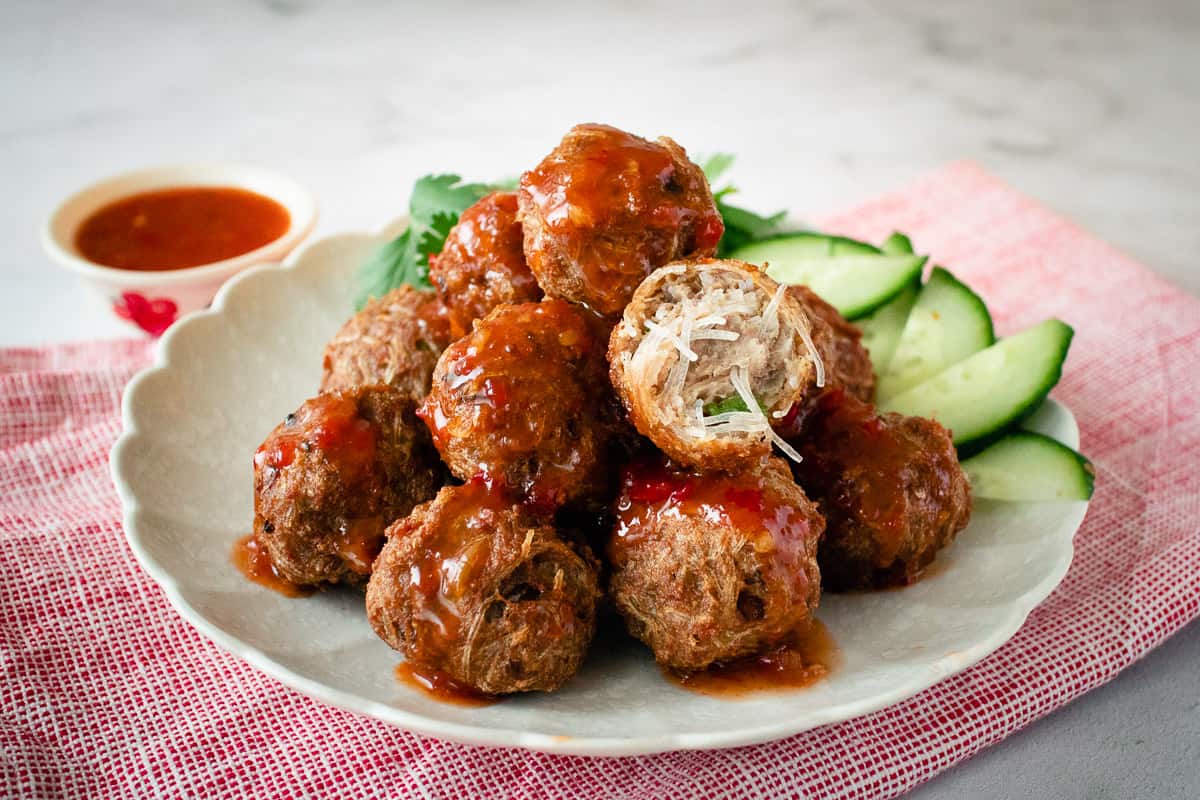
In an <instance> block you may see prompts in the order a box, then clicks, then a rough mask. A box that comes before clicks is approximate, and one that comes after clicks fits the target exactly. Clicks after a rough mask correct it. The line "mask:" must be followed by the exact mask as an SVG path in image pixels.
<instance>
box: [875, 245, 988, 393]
mask: <svg viewBox="0 0 1200 800" xmlns="http://www.w3.org/2000/svg"><path fill="white" fill-rule="evenodd" d="M995 341H996V335H995V332H994V330H993V328H992V316H991V314H989V313H988V310H987V306H985V305H984V304H983V301H982V300H980V299H979V295H977V294H975V293H974V292H973V291H971V289H970V288H969V287H968V286H967V285H966V284H965V283H963V282H961V281H960V280H958V279H957V278H955V277H954V276H953V275H951V274H950V273H949V272H948V271H947V270H945V269H943V268H941V267H934V268H933V273H932V274H931V275H930V276H929V280H928V281H927V282H926V283H925V285H924V286H923V287H922V288H921V293H920V295H918V297H917V303H916V305H914V306H913V307H912V311H911V313H910V314H909V315H908V320H907V321H906V322H905V323H904V331H903V332H902V333H901V334H900V341H899V342H898V343H897V345H896V349H895V351H894V353H893V355H892V358H891V360H890V361H888V363H887V368H886V370H884V371H883V372H882V373H881V374H880V376H879V384H878V386H877V387H876V396H877V397H878V398H879V399H880V400H881V401H883V400H887V398H889V397H893V396H895V395H898V394H900V393H902V392H905V391H907V390H909V389H911V388H912V387H914V386H916V385H917V384H919V383H921V382H923V381H925V380H927V379H928V378H931V377H933V376H934V375H936V374H938V373H939V372H941V371H942V370H944V369H945V368H946V367H949V366H950V365H951V364H957V363H958V362H959V361H962V360H963V359H964V358H966V357H967V356H970V355H972V354H974V353H978V352H979V351H980V350H982V349H983V348H985V347H990V346H991V345H992V344H994V343H995Z"/></svg>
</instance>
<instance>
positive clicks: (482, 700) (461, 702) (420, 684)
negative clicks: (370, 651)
mask: <svg viewBox="0 0 1200 800" xmlns="http://www.w3.org/2000/svg"><path fill="white" fill-rule="evenodd" d="M395 674H396V680H398V681H400V682H401V683H403V684H404V685H406V686H411V687H412V688H414V689H417V690H419V691H420V692H421V693H422V694H426V695H428V696H430V697H432V698H433V699H434V700H438V701H441V702H443V703H450V704H451V705H456V706H469V707H476V708H477V707H479V706H490V705H492V704H493V703H498V702H500V700H501V699H502V698H500V697H498V696H496V695H491V694H483V693H482V692H477V691H475V690H474V689H472V688H471V687H470V686H467V685H465V684H462V683H459V682H458V681H456V680H454V679H453V678H451V677H450V676H449V675H447V674H446V673H444V672H441V671H440V670H426V669H423V668H421V667H418V666H415V665H413V664H412V663H410V662H408V661H401V662H400V663H399V664H397V665H396V670H395Z"/></svg>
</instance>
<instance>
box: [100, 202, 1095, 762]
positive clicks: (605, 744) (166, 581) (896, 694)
mask: <svg viewBox="0 0 1200 800" xmlns="http://www.w3.org/2000/svg"><path fill="white" fill-rule="evenodd" d="M406 222H407V218H406V217H399V218H397V219H396V220H394V221H393V222H391V223H389V224H388V225H385V226H383V227H381V228H379V229H378V230H376V231H374V232H369V231H356V232H344V233H338V234H333V235H330V236H325V237H321V238H318V239H312V240H309V241H308V242H306V243H305V244H304V245H303V246H302V247H301V248H299V249H298V250H296V251H295V252H294V253H292V254H291V255H290V256H289V257H288V258H286V259H285V260H284V261H282V262H272V263H267V264H261V265H258V266H255V267H252V268H251V269H248V270H246V271H244V272H241V273H239V274H238V275H236V276H235V277H234V278H232V279H231V280H229V281H228V282H226V283H225V284H224V285H223V286H222V287H221V288H220V290H219V291H218V292H217V294H216V296H215V297H214V298H213V302H212V304H211V305H210V306H209V307H208V308H205V309H200V310H197V311H193V312H191V313H189V314H187V315H186V316H184V317H183V318H182V319H180V320H179V321H178V322H177V323H176V324H174V325H172V326H171V328H170V329H169V330H168V331H167V332H166V334H165V335H164V336H163V337H162V339H160V340H159V342H158V344H157V345H156V347H155V351H154V358H153V361H152V363H151V364H149V365H148V366H146V367H145V368H143V369H142V370H140V371H139V372H138V373H137V374H136V375H135V376H134V377H133V378H132V379H131V380H130V381H129V383H128V384H127V385H126V387H125V389H124V392H123V394H122V398H121V422H122V430H121V434H120V435H119V436H118V437H117V439H116V441H115V442H114V444H113V446H112V449H111V451H110V457H109V469H110V473H111V475H112V479H113V483H114V485H115V487H116V490H117V494H118V497H119V498H120V500H121V508H122V531H123V534H124V537H125V541H126V543H127V544H128V546H129V548H130V549H131V550H132V551H133V554H134V557H135V559H136V560H137V562H138V564H139V565H140V566H141V568H142V569H143V570H144V571H145V572H146V573H147V574H148V575H149V576H150V578H151V579H152V580H153V581H154V582H155V583H157V584H158V586H159V587H160V588H161V589H162V590H163V592H164V594H165V595H166V597H167V600H168V602H169V603H170V604H171V606H172V607H173V608H174V609H175V611H176V613H178V614H179V615H180V616H181V617H182V618H183V619H184V620H185V621H186V622H187V623H188V624H190V625H191V626H192V627H193V628H195V629H196V630H197V631H199V632H200V633H201V634H202V635H203V636H204V637H206V638H207V639H209V641H211V642H213V643H214V644H216V645H217V646H218V647H220V648H221V649H222V650H225V651H226V652H228V653H230V654H231V655H233V656H235V657H236V658H239V659H241V660H242V661H244V662H246V663H247V664H249V665H250V666H251V667H254V668H255V669H257V670H258V671H259V672H262V673H265V674H266V675H268V676H270V677H272V678H274V679H275V680H277V681H279V682H280V683H282V684H284V685H285V686H288V687H289V688H291V689H294V690H296V691H299V692H301V693H302V694H305V695H307V696H309V697H311V698H313V699H315V700H318V701H320V702H322V703H325V704H327V705H331V706H334V707H336V708H340V709H342V710H345V711H350V712H352V713H356V714H359V715H363V716H367V717H372V718H375V719H379V720H381V721H383V722H387V723H389V724H393V725H397V726H399V727H401V728H404V729H405V730H408V731H411V732H413V733H416V734H419V735H425V736H432V737H435V738H438V739H443V740H447V741H453V742H458V743H462V744H469V745H477V746H487V747H516V748H522V749H526V750H532V751H535V752H542V753H549V754H559V755H576V756H596V757H614V756H634V755H650V754H654V753H663V752H671V751H677V750H708V749H725V748H730V747H741V746H746V745H752V744H761V743H764V742H770V741H776V740H779V739H783V738H786V737H789V736H793V735H796V734H798V733H802V732H804V731H807V730H811V729H813V728H817V727H821V726H823V725H828V724H832V723H836V722H843V721H847V720H850V719H855V718H857V717H861V716H864V715H867V714H871V713H874V712H876V711H879V710H881V709H883V708H887V707H889V706H892V705H895V704H897V703H900V702H902V701H904V700H907V699H909V698H911V697H913V696H915V695H917V694H919V693H921V692H923V691H925V690H926V689H928V688H929V687H931V686H933V685H935V684H937V683H939V682H941V681H943V680H945V679H947V678H949V677H951V676H953V675H955V674H957V673H960V672H962V671H964V670H966V669H968V668H970V667H971V666H973V665H975V664H977V663H978V662H980V661H981V660H983V659H984V658H986V657H987V656H988V655H990V654H992V653H993V652H995V651H996V650H998V649H999V648H1000V647H1001V646H1003V645H1004V644H1005V643H1006V642H1008V641H1009V640H1010V639H1012V637H1013V636H1014V635H1015V634H1016V632H1017V631H1018V630H1019V629H1020V627H1021V626H1022V625H1023V624H1024V622H1025V620H1026V619H1027V618H1028V616H1029V614H1030V613H1032V611H1033V609H1034V608H1036V607H1037V606H1038V605H1039V604H1040V603H1041V602H1042V601H1043V600H1045V599H1046V597H1048V596H1049V595H1050V593H1051V592H1053V591H1054V589H1055V588H1057V587H1058V585H1059V584H1060V583H1061V582H1062V580H1063V578H1064V577H1065V576H1066V574H1067V571H1068V570H1069V569H1070V566H1071V563H1072V561H1073V558H1074V549H1075V548H1074V539H1075V535H1076V534H1077V533H1078V531H1079V529H1080V527H1081V526H1082V523H1083V520H1084V517H1085V516H1086V514H1087V510H1088V508H1089V506H1090V503H1089V502H1087V501H1081V502H1076V503H1075V504H1074V505H1076V506H1077V508H1076V513H1075V514H1073V515H1071V517H1069V518H1068V519H1073V520H1074V523H1073V524H1074V528H1073V530H1072V532H1071V535H1070V538H1069V539H1068V540H1067V541H1066V543H1065V544H1066V557H1065V558H1060V559H1059V561H1058V563H1057V564H1056V566H1055V568H1054V569H1052V570H1050V571H1048V572H1047V573H1046V576H1045V577H1044V578H1043V579H1042V580H1041V581H1040V582H1038V583H1037V584H1036V585H1034V586H1032V587H1030V588H1029V589H1027V590H1026V591H1025V592H1024V593H1023V594H1021V595H1020V596H1019V597H1018V598H1016V599H1015V600H1014V601H1012V603H1011V604H1010V605H1009V610H1008V613H1007V615H1006V616H1005V618H1004V621H1003V624H997V625H996V626H995V627H994V628H993V629H992V631H991V633H990V635H988V636H986V637H983V638H982V639H980V640H979V641H978V642H975V643H974V644H973V645H972V646H971V647H969V648H967V649H965V650H963V651H958V652H955V653H953V654H945V655H942V656H939V657H938V658H936V659H932V660H930V661H929V662H926V663H924V664H921V665H920V666H919V667H917V668H914V670H913V674H914V675H915V677H914V678H913V679H911V680H908V681H904V682H900V683H898V684H896V685H895V686H894V687H892V688H891V689H890V690H888V691H885V692H879V693H876V694H873V695H871V696H869V697H865V698H863V699H862V700H859V701H856V702H855V701H851V702H845V703H842V704H839V705H834V706H830V707H828V708H826V709H822V710H820V711H819V712H815V713H809V714H807V715H806V716H805V717H804V718H803V719H802V720H800V721H798V722H797V721H785V722H776V723H769V724H765V725H761V726H757V727H748V728H747V727H743V728H738V729H736V730H733V731H710V732H704V733H675V734H661V735H653V736H629V737H619V738H618V737H611V736H562V735H553V734H547V733H539V732H535V731H529V730H522V729H517V728H502V727H487V728H479V727H476V726H473V725H470V724H466V723H461V722H452V721H448V720H444V719H436V718H431V717H426V716H423V715H422V714H419V713H416V712H413V711H408V710H405V709H402V708H397V707H396V706H392V705H388V704H386V703H382V702H378V701H375V700H370V699H368V698H365V697H362V696H359V695H356V694H354V693H352V692H349V691H344V690H342V689H337V688H334V687H331V686H328V685H326V684H325V683H322V682H321V681H319V680H316V679H313V678H308V677H306V676H304V675H301V674H299V673H297V672H295V671H294V670H292V669H291V668H289V667H287V666H285V665H283V664H281V663H279V662H278V661H275V660H274V659H272V658H271V657H270V656H269V655H267V654H266V653H265V652H264V651H263V650H261V649H259V648H258V647H256V646H254V645H252V644H249V643H247V642H245V641H243V640H242V639H240V638H238V637H237V636H235V635H234V634H232V633H229V632H227V631H225V630H224V629H222V628H221V627H219V626H218V625H216V624H215V623H213V622H211V621H209V619H208V618H206V617H205V616H204V615H203V614H202V613H201V612H200V611H198V610H197V609H196V608H195V607H193V606H192V605H191V603H189V602H188V600H187V599H186V598H185V597H184V596H183V591H182V589H181V587H180V585H179V581H178V580H177V579H176V578H175V576H174V575H173V574H171V572H170V571H169V570H168V569H167V568H166V567H164V566H163V565H162V564H160V563H158V561H156V560H155V558H154V557H153V556H152V555H151V554H150V552H149V551H148V550H147V548H146V547H144V546H143V544H142V540H141V539H142V537H141V535H140V532H139V523H138V512H139V511H140V508H141V507H140V505H139V503H138V502H137V497H136V495H135V493H134V491H133V489H132V487H131V486H130V485H129V483H128V482H126V480H125V479H124V477H123V475H124V473H125V468H124V467H125V463H126V460H127V458H128V455H127V453H128V452H129V451H130V449H131V446H132V443H133V442H134V441H135V440H136V439H137V438H138V437H139V436H141V435H145V434H144V431H143V430H142V429H141V428H140V427H139V425H138V417H137V408H136V406H137V401H138V396H139V394H140V393H141V392H142V389H141V387H142V386H143V385H145V384H146V383H147V382H148V381H149V380H150V379H151V376H154V375H157V374H158V373H160V372H163V371H166V370H169V369H170V368H171V366H172V364H171V361H170V358H169V357H168V354H169V353H170V350H171V342H172V341H174V339H175V338H176V337H177V336H179V335H180V333H181V332H182V331H184V330H187V329H189V328H190V327H191V326H192V325H193V324H194V323H195V322H196V320H199V319H203V318H207V317H213V316H220V315H222V314H223V312H224V310H225V305H226V303H227V301H228V298H229V297H230V295H231V294H233V293H235V292H236V291H238V287H239V286H240V285H242V284H243V283H244V282H246V281H249V280H251V279H253V277H254V276H256V275H259V274H262V273H287V272H296V271H300V270H303V269H305V268H306V265H307V264H310V263H319V260H318V259H309V258H308V254H309V253H310V252H312V251H314V250H315V249H316V248H317V247H319V246H321V247H325V246H328V243H329V242H332V241H335V240H343V239H344V240H355V241H360V240H366V241H375V242H379V241H382V239H383V238H384V237H386V236H387V235H389V233H394V232H396V231H398V230H400V229H401V228H402V226H403V225H404V224H406ZM1047 402H1048V403H1050V404H1054V405H1056V406H1058V407H1059V408H1060V409H1061V410H1062V411H1063V412H1065V414H1066V416H1067V418H1068V420H1069V422H1070V425H1071V428H1072V430H1073V433H1074V436H1075V439H1076V440H1077V439H1078V423H1077V421H1076V419H1075V415H1074V413H1073V412H1072V411H1071V409H1070V408H1069V407H1067V406H1066V405H1064V404H1062V403H1059V402H1057V401H1056V400H1054V399H1052V398H1051V399H1048V401H1047Z"/></svg>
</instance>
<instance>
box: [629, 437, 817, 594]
mask: <svg viewBox="0 0 1200 800" xmlns="http://www.w3.org/2000/svg"><path fill="white" fill-rule="evenodd" d="M616 508H617V525H616V529H615V531H614V539H613V543H612V545H611V547H610V551H609V552H610V554H611V555H612V557H613V560H614V562H615V563H619V562H620V561H621V559H622V557H623V554H624V551H625V549H626V548H630V547H636V546H638V545H640V544H641V538H642V537H644V536H647V535H650V536H653V535H655V532H656V531H658V530H660V529H661V526H662V523H663V521H664V520H666V519H668V518H670V519H673V520H676V521H678V520H685V519H691V520H699V521H703V522H705V523H708V524H712V525H725V526H729V527H731V528H734V529H736V530H737V531H739V532H740V533H741V534H743V535H745V536H746V537H747V538H750V539H751V540H753V541H754V542H755V543H756V545H757V546H761V547H762V548H764V549H769V550H773V551H777V552H779V553H780V554H781V555H782V556H783V558H784V561H785V562H787V563H796V562H798V561H800V560H802V559H803V555H804V552H805V547H806V544H805V542H806V540H807V539H808V538H809V537H810V535H811V530H810V520H809V517H808V516H806V515H805V514H804V513H803V512H802V510H801V509H799V508H797V507H796V506H794V505H791V504H788V503H782V502H780V498H778V497H777V496H776V495H775V494H774V493H773V492H770V491H769V490H768V486H767V484H766V482H765V481H764V480H763V479H762V478H761V477H760V476H759V475H758V474H757V473H755V472H753V471H750V472H746V473H743V474H740V475H738V476H736V477H735V476H731V475H727V474H724V473H698V472H691V471H688V470H683V469H679V468H677V467H673V466H669V465H666V464H664V463H663V462H661V461H658V460H655V459H647V460H644V461H641V462H638V463H635V464H632V465H630V466H627V467H626V468H625V469H624V470H623V471H622V475H621V495H620V497H619V498H618V500H617V507H616ZM798 577H799V578H804V573H803V572H802V571H801V572H799V573H798Z"/></svg>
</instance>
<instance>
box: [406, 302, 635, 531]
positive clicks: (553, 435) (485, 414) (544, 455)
mask: <svg viewBox="0 0 1200 800" xmlns="http://www.w3.org/2000/svg"><path fill="white" fill-rule="evenodd" d="M602 348H603V344H602V342H601V341H600V340H599V339H598V336H597V332H596V330H595V323H594V321H593V320H592V319H591V317H590V315H588V314H587V313H586V312H584V311H582V310H581V309H578V308H577V307H575V306H572V305H570V304H569V303H564V302H562V301H561V300H547V301H543V302H541V303H525V304H522V305H518V306H502V307H500V308H498V309H497V310H496V311H494V312H493V313H492V314H490V315H489V316H488V317H487V318H486V319H485V320H483V321H482V322H480V323H478V324H477V325H476V327H475V330H474V331H473V332H472V333H471V334H470V335H468V336H466V337H465V338H463V339H460V340H459V341H457V342H455V343H454V344H453V345H451V346H450V347H449V348H447V349H446V351H445V352H444V353H443V354H442V358H441V359H440V360H439V361H438V366H437V369H436V370H435V372H434V380H433V386H432V389H431V391H430V394H429V397H428V398H426V400H425V402H424V403H423V404H422V406H421V409H420V411H419V412H418V413H419V414H420V416H421V418H422V419H424V420H425V423H426V425H428V426H429V431H430V433H431V434H432V436H433V441H434V444H435V445H436V446H437V448H438V450H439V452H441V454H442V457H443V458H444V459H445V460H446V463H447V464H448V465H449V467H450V469H451V471H452V472H453V473H454V474H455V475H457V476H458V477H460V478H462V479H464V480H467V479H470V478H473V477H475V476H477V475H479V476H482V477H484V478H485V479H487V480H488V481H491V482H492V483H495V484H497V485H499V486H503V487H505V488H507V489H510V490H512V491H514V492H517V493H518V494H520V495H521V496H523V497H524V498H525V499H526V500H528V501H529V502H532V503H534V504H536V505H539V506H542V507H544V508H547V509H550V508H554V507H555V506H558V505H561V504H562V503H564V502H566V501H568V500H571V499H574V498H577V497H580V496H582V495H585V494H587V493H588V492H590V491H592V489H593V484H594V482H595V480H596V478H597V475H596V474H595V473H596V472H597V470H598V469H599V468H601V467H602V466H603V465H602V464H601V463H600V459H601V457H602V455H603V450H604V447H605V441H606V438H607V435H608V432H607V428H606V427H605V419H606V416H607V415H608V414H610V413H611V391H610V390H608V384H607V381H606V379H605V377H604V372H603V349H602Z"/></svg>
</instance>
